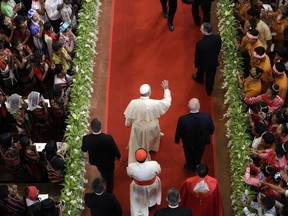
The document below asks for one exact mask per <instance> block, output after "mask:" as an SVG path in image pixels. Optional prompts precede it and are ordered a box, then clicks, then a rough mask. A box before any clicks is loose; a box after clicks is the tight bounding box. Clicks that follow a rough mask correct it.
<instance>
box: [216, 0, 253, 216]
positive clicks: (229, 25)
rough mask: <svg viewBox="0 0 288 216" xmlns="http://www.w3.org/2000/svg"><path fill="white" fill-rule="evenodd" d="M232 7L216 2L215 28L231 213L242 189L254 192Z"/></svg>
mask: <svg viewBox="0 0 288 216" xmlns="http://www.w3.org/2000/svg"><path fill="white" fill-rule="evenodd" d="M234 7H235V4H234V1H233V0H219V2H218V3H217V16H218V19H219V22H218V29H219V32H220V35H221V38H222V56H223V65H224V68H223V69H222V71H221V72H222V74H223V77H224V82H223V86H222V87H223V88H225V89H226V93H225V104H227V105H228V109H227V111H226V113H225V114H224V116H225V117H227V119H228V120H227V123H226V128H227V137H228V139H229V143H228V149H229V154H230V161H231V162H230V169H231V181H232V184H231V185H232V195H231V201H232V208H233V211H234V215H244V212H243V207H242V202H241V197H242V194H243V193H244V192H245V191H246V193H248V194H249V196H251V195H252V194H253V192H251V191H250V187H249V186H248V185H246V183H245V181H244V174H245V166H246V162H245V159H246V158H247V157H248V155H249V152H248V148H249V147H250V144H251V137H250V135H249V134H248V132H247V131H248V127H249V123H248V118H247V115H245V110H247V107H246V105H245V104H244V103H243V102H242V100H241V98H240V89H239V87H238V79H237V72H238V71H242V70H243V67H242V65H243V59H242V58H241V56H240V53H239V51H238V50H237V48H236V47H235V45H234V43H233V41H234V40H235V39H236V37H237V34H238V32H237V26H236V18H235V16H234Z"/></svg>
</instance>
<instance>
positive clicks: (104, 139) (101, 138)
mask: <svg viewBox="0 0 288 216" xmlns="http://www.w3.org/2000/svg"><path fill="white" fill-rule="evenodd" d="M91 130H92V133H91V134H88V135H85V136H84V137H83V140H82V151H83V152H87V151H88V153H89V163H90V164H91V165H95V166H97V168H98V170H99V172H100V173H101V176H102V177H103V178H104V180H105V181H106V183H107V188H106V191H107V192H108V193H113V186H114V168H115V166H114V161H115V158H116V159H117V160H120V159H121V154H120V151H119V149H118V147H117V145H116V143H115V141H114V139H113V137H112V136H111V135H109V134H105V133H102V132H101V122H100V121H99V120H98V119H97V118H95V119H93V120H92V122H91Z"/></svg>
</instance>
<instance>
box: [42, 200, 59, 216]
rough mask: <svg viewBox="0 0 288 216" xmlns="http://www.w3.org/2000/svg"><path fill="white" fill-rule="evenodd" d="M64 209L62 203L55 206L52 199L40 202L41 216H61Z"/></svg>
mask: <svg viewBox="0 0 288 216" xmlns="http://www.w3.org/2000/svg"><path fill="white" fill-rule="evenodd" d="M64 209H65V204H64V202H61V203H60V204H59V205H56V203H55V202H54V200H53V199H52V198H48V199H45V200H43V201H42V202H41V210H40V215H41V216H63V211H64Z"/></svg>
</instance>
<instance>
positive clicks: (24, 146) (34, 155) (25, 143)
mask: <svg viewBox="0 0 288 216" xmlns="http://www.w3.org/2000/svg"><path fill="white" fill-rule="evenodd" d="M19 143H20V146H21V149H20V150H19V153H20V158H21V161H22V163H23V164H24V165H25V168H26V170H27V171H28V173H29V177H30V182H40V181H41V180H42V175H43V174H42V168H41V165H40V155H39V153H38V152H37V150H36V146H35V145H34V144H33V143H32V140H31V139H30V137H28V136H22V137H20V141H19Z"/></svg>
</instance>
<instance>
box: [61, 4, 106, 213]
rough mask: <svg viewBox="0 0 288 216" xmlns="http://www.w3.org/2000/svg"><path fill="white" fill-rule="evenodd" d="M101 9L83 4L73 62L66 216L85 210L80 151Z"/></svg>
mask: <svg viewBox="0 0 288 216" xmlns="http://www.w3.org/2000/svg"><path fill="white" fill-rule="evenodd" d="M100 6H101V3H100V1H99V0H86V1H84V2H83V3H82V8H81V9H80V11H79V13H78V15H79V19H78V21H79V25H78V29H77V35H78V37H77V42H76V48H75V52H76V56H75V57H74V59H73V64H74V69H75V71H76V74H75V75H74V78H73V84H72V90H71V102H70V103H69V111H70V115H69V117H68V119H67V123H68V126H67V128H66V131H65V135H64V136H65V140H66V142H67V143H68V144H69V145H68V153H67V156H66V159H65V161H66V165H67V168H66V175H65V180H64V183H63V185H64V188H63V190H62V191H61V199H62V200H64V201H65V203H66V204H65V210H64V215H72V216H77V215H81V212H82V210H83V208H84V207H83V201H82V194H83V191H84V186H83V185H84V183H85V182H86V179H85V178H84V174H85V160H84V157H83V153H82V151H81V145H82V136H83V135H85V134H86V133H87V131H88V122H87V121H88V117H89V113H90V98H91V93H92V91H93V89H92V87H91V85H92V82H93V81H92V75H93V66H94V56H95V55H96V51H95V50H96V42H97V39H98V38H97V34H98V17H99V12H100V9H99V7H100Z"/></svg>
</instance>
